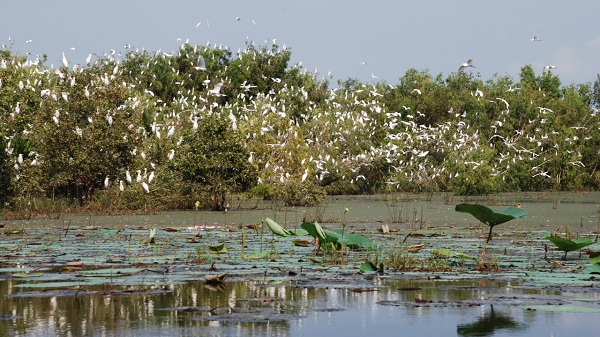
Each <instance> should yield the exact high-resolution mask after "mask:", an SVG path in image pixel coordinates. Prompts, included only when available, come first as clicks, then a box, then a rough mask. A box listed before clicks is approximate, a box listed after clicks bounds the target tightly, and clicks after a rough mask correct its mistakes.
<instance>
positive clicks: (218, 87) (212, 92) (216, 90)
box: [208, 82, 223, 96]
mask: <svg viewBox="0 0 600 337" xmlns="http://www.w3.org/2000/svg"><path fill="white" fill-rule="evenodd" d="M222 86H223V82H219V83H217V84H215V87H214V88H212V89H211V90H209V91H208V94H209V95H215V96H221V87H222Z"/></svg>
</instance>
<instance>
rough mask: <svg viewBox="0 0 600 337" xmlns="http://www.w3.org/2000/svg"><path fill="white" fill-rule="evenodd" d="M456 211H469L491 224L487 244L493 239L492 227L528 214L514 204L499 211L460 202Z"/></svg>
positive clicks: (485, 222) (480, 219)
mask: <svg viewBox="0 0 600 337" xmlns="http://www.w3.org/2000/svg"><path fill="white" fill-rule="evenodd" d="M455 211H457V212H464V213H469V214H471V215H472V216H474V217H475V218H477V220H479V221H481V222H483V223H484V224H486V225H488V226H490V232H489V234H488V237H487V240H486V242H485V243H486V244H487V243H488V242H490V240H491V239H492V229H493V228H494V226H497V225H500V224H503V223H505V222H508V221H510V220H513V219H518V218H521V217H524V216H526V215H527V211H526V210H524V209H522V208H518V207H514V206H509V207H506V208H505V209H503V210H502V211H500V212H497V211H495V210H493V209H491V208H488V207H486V206H483V205H478V204H458V205H456V207H455Z"/></svg>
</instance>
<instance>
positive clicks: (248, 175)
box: [173, 113, 257, 210]
mask: <svg viewBox="0 0 600 337" xmlns="http://www.w3.org/2000/svg"><path fill="white" fill-rule="evenodd" d="M182 137H183V138H182V143H181V145H180V147H179V148H178V149H177V155H176V160H175V164H173V170H175V171H177V172H179V174H181V176H182V178H183V182H184V184H185V183H187V184H194V185H196V186H197V187H198V188H199V190H200V191H201V192H203V193H208V195H209V198H210V200H209V206H210V209H212V210H224V209H225V208H226V204H227V202H226V197H227V194H228V193H232V192H240V191H244V190H246V189H248V188H250V187H251V186H252V185H254V183H255V182H256V178H257V175H256V171H255V169H254V167H252V166H251V165H250V163H249V162H248V158H249V153H248V151H247V149H246V148H245V147H244V146H243V143H242V142H241V140H240V138H239V137H238V136H237V135H236V134H235V133H234V132H232V129H231V128H230V127H229V123H228V119H227V118H224V117H220V116H219V115H218V114H216V113H213V114H209V115H205V116H204V117H203V118H202V119H201V120H200V121H199V125H198V129H197V130H196V131H194V130H192V129H187V130H185V131H184V132H183V136H182Z"/></svg>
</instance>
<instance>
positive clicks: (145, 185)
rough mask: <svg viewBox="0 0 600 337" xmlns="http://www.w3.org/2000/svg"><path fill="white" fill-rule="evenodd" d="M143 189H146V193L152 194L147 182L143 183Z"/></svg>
mask: <svg viewBox="0 0 600 337" xmlns="http://www.w3.org/2000/svg"><path fill="white" fill-rule="evenodd" d="M142 188H144V191H146V193H150V188H149V187H148V184H146V182H145V181H143V182H142Z"/></svg>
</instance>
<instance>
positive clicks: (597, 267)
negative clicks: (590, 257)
mask: <svg viewBox="0 0 600 337" xmlns="http://www.w3.org/2000/svg"><path fill="white" fill-rule="evenodd" d="M583 272H584V273H588V274H600V262H596V263H594V264H593V265H591V266H589V267H587V268H585V269H584V270H583Z"/></svg>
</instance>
